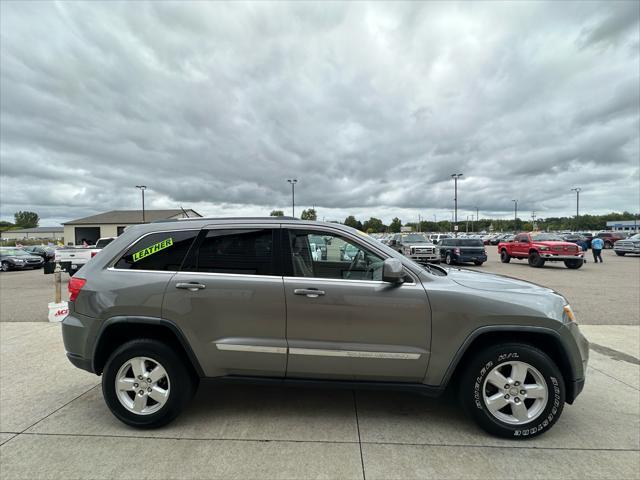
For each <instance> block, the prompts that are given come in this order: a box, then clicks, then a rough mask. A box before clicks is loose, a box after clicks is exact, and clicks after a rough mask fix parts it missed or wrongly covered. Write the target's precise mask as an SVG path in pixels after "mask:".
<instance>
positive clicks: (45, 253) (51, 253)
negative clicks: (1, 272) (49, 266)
mask: <svg viewBox="0 0 640 480" xmlns="http://www.w3.org/2000/svg"><path fill="white" fill-rule="evenodd" d="M22 250H24V251H25V252H29V253H30V254H32V255H37V256H39V257H42V258H43V259H44V261H45V262H51V261H53V259H54V258H55V256H56V249H55V248H53V247H46V246H43V245H29V246H26V247H22Z"/></svg>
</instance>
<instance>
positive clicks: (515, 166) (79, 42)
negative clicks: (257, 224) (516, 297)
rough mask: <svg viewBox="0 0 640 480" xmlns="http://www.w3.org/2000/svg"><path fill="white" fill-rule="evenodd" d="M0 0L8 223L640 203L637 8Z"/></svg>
mask: <svg viewBox="0 0 640 480" xmlns="http://www.w3.org/2000/svg"><path fill="white" fill-rule="evenodd" d="M0 8H1V12H0V13H1V14H2V15H0V22H1V23H0V27H1V28H0V40H1V41H0V54H1V58H0V67H1V69H0V70H1V71H0V100H1V102H0V104H1V105H0V137H1V138H0V140H1V142H0V159H1V167H2V168H1V171H0V184H1V185H0V186H1V189H0V203H1V212H0V213H1V215H2V217H3V218H10V217H11V216H12V214H13V212H14V211H15V210H19V209H20V210H23V209H31V210H36V211H38V212H39V213H40V214H41V216H42V217H43V218H44V219H45V222H47V223H53V222H56V221H60V220H67V219H70V218H74V217H78V216H83V215H87V214H91V213H95V212H99V211H104V210H107V209H117V208H123V209H124V208H136V207H137V206H138V205H139V203H138V201H139V197H138V195H139V194H138V192H137V191H136V190H135V188H133V186H134V185H136V184H139V183H145V184H147V185H148V186H149V190H148V197H147V198H148V201H149V205H150V208H154V207H155V208H166V207H176V206H178V205H184V206H186V207H193V208H196V209H197V210H200V211H201V212H202V213H206V214H211V215H237V214H264V213H268V211H270V210H271V209H272V208H285V207H288V205H289V202H290V189H289V188H290V187H289V185H288V184H287V183H286V181H285V180H286V178H290V177H292V176H295V177H297V178H299V180H300V182H299V184H298V190H297V199H298V201H299V203H300V204H301V206H311V205H315V206H316V207H317V208H318V210H319V212H320V215H321V216H325V217H327V218H328V219H343V218H344V217H345V216H346V215H347V214H349V213H354V214H357V215H361V216H365V215H366V216H369V215H377V216H381V217H383V218H385V219H389V218H391V217H393V216H395V215H396V214H397V215H399V216H401V217H403V218H406V219H411V218H413V219H415V218H417V215H418V214H421V215H422V216H423V217H426V218H431V217H432V216H433V215H434V214H435V215H436V216H438V217H440V218H446V217H447V215H449V211H450V210H451V209H452V199H453V192H452V190H453V189H452V181H451V179H450V178H449V175H450V174H451V173H453V172H454V171H461V172H464V174H465V176H464V177H463V180H461V182H460V194H459V197H460V203H459V205H460V208H461V210H462V211H467V212H469V213H470V212H475V208H476V207H478V208H479V209H480V210H481V211H482V212H484V213H485V214H492V215H496V216H501V215H502V216H510V215H511V208H512V202H511V199H513V198H518V199H519V200H520V205H521V208H522V210H523V211H525V210H534V209H535V210H536V211H537V212H538V215H542V216H545V215H570V214H572V213H573V208H574V204H573V197H572V196H571V192H570V188H571V187H573V186H576V185H580V186H581V187H582V188H583V195H582V196H581V204H582V209H583V211H592V212H594V213H595V212H606V211H611V210H623V209H626V210H634V211H638V210H639V209H640V205H639V200H640V199H639V195H640V193H639V180H638V174H639V173H638V172H639V168H640V166H639V151H640V150H639V149H640V147H639V140H638V138H639V133H638V129H639V121H640V95H639V91H640V63H639V62H640V56H639V51H638V46H639V45H640V43H639V42H640V10H638V8H640V7H638V4H637V2H612V1H607V2H602V3H597V2H587V3H577V2H552V3H539V2H535V3H525V2H517V3H516V2H511V3H493V2H490V3H485V2H477V3H469V2H465V3H461V4H453V3H435V2H427V3H417V2H410V3H396V2H394V3H371V4H369V3H353V4H350V3H347V4H334V3H331V4H327V3H298V2H296V3H285V2H278V3H264V2H259V3H241V4H240V3H228V4H227V3H218V2H215V3H213V2H212V3H208V2H193V3H185V2H175V3H174V2H155V3H141V2H136V3H135V8H132V4H130V3H115V2H105V3H100V2H85V3H81V2H80V3H78V2H70V3H69V2H60V3H30V2H2V3H0ZM463 215H464V213H461V215H460V216H463Z"/></svg>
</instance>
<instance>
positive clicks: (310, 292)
mask: <svg viewBox="0 0 640 480" xmlns="http://www.w3.org/2000/svg"><path fill="white" fill-rule="evenodd" d="M293 294H294V295H305V296H307V297H309V298H318V297H320V296H322V295H324V291H322V290H318V289H317V288H296V289H295V290H294V291H293Z"/></svg>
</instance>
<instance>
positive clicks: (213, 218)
mask: <svg viewBox="0 0 640 480" xmlns="http://www.w3.org/2000/svg"><path fill="white" fill-rule="evenodd" d="M198 220H260V221H263V222H264V221H272V222H279V221H280V220H299V218H295V217H190V218H167V219H165V220H154V221H153V222H150V223H166V222H194V221H198Z"/></svg>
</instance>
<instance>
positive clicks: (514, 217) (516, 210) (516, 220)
mask: <svg viewBox="0 0 640 480" xmlns="http://www.w3.org/2000/svg"><path fill="white" fill-rule="evenodd" d="M511 201H512V202H513V203H514V204H515V213H514V214H513V229H514V230H515V232H516V233H518V200H511Z"/></svg>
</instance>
